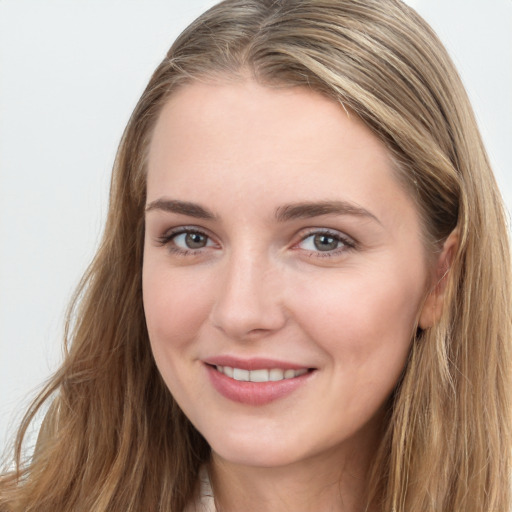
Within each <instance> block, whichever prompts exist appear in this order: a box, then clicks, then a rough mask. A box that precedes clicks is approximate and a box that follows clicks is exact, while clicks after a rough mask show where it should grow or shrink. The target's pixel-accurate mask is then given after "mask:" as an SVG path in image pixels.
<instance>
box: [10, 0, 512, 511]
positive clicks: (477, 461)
mask: <svg viewBox="0 0 512 512" xmlns="http://www.w3.org/2000/svg"><path fill="white" fill-rule="evenodd" d="M248 74H249V76H251V77H252V79H254V80H257V81H259V82H260V83H262V84H265V85H268V86H290V87H292V86H293V87H294V86H303V87H308V88H310V89H312V90H315V91H318V92H320V93H322V94H324V95H326V96H327V97H329V98H332V99H334V100H335V101H337V102H339V103H340V108H342V107H346V108H347V109H350V110H351V111H353V112H355V113H356V114H357V115H358V116H359V117H360V118H361V119H362V120H363V121H364V122H365V123H366V125H367V126H368V127H369V128H370V129H371V130H372V131H373V132H374V133H375V134H376V135H377V136H378V137H379V138H380V139H381V140H382V141H383V142H384V143H385V144H386V146H387V147H388V149H389V151H390V154H391V155H392V156H393V158H394V161H395V167H396V172H397V175H398V176H399V178H400V180H401V181H402V183H403V184H404V187H406V189H407V190H408V191H409V192H410V194H411V196H412V197H413V198H414V200H415V202H416V204H417V207H418V211H419V212H420V214H421V218H422V221H423V231H424V233H423V234H424V238H425V246H426V248H427V252H429V253H430V254H431V255H435V254H436V253H437V251H439V250H440V248H441V247H442V243H443V241H444V240H445V239H446V238H447V237H448V235H449V234H450V233H451V232H452V231H453V230H454V229H456V230H457V231H458V236H459V245H458V249H457V253H456V255H455V257H454V261H453V264H452V266H451V269H450V272H449V274H448V276H447V282H448V284H447V299H446V301H445V307H444V309H443V315H442V318H441V319H440V320H439V321H438V322H437V324H436V325H435V326H433V327H432V328H429V329H426V330H425V331H420V332H418V334H417V336H416V337H415V339H414V340H412V345H411V353H410V357H409V360H408V363H407V366H406V368H405V370H404V374H403V378H402V379H401V381H400V383H399V384H398V385H397V388H396V390H395V392H394V394H393V396H392V397H390V406H389V412H388V417H389V421H388V424H387V425H386V430H385V433H384V436H383V439H382V443H381V446H380V449H379V452H378V454H377V456H376V458H375V461H374V464H373V469H372V472H371V475H370V477H369V492H368V496H369V498H368V500H369V503H370V502H371V503H372V504H373V505H374V506H377V507H378V508H380V509H381V510H383V511H393V512H410V511H414V512H481V511H492V512H507V511H509V510H510V508H511V497H510V485H509V475H510V469H511V457H510V443H511V426H512V423H511V417H510V403H509V402H510V389H511V387H510V384H511V383H510V371H509V370H510V368H509V365H510V356H511V354H510V348H509V347H510V341H511V312H510V306H511V293H510V291H511V290H510V260H509V247H508V239H507V227H506V222H505V215H504V211H503V206H502V202H501V198H500V195H499V192H498V190H497V187H496V183H495V181H494V177H493V175H492V172H491V169H490V166H489V162H488V159H487V156H486V153H485V150H484V148H483V145H482V141H481V138H480V135H479V132H478V129H477V125H476V122H475V119H474V115H473V112H472V109H471V107H470V104H469V101H468V98H467V96H466V93H465V91H464V88H463V86H462V84H461V81H460V79H459V77H458V75H457V72H456V70H455V68H454V66H453V64H452V62H451V60H450V58H449V57H448V55H447V53H446V51H445V50H444V48H443V46H442V44H441V43H440V42H439V40H438V39H437V37H436V36H435V34H434V33H433V32H432V30H431V29H430V28H429V27H428V25H427V24H426V23H425V22H424V21H423V20H422V19H421V18H420V17H419V16H418V15H417V14H416V13H415V12H414V11H413V10H412V9H411V8H409V7H407V6H406V5H404V4H403V3H401V2H400V1H399V0H227V1H225V2H222V3H221V4H219V5H217V6H215V7H213V8H212V9H210V10H209V11H208V12H206V13H205V14H204V15H202V16H201V17H200V18H198V19H197V20H196V21H195V22H193V23H192V24H191V25H190V26H189V27H188V28H187V29H186V30H185V31H184V32H183V33H182V35H181V36H180V37H179V38H178V39H177V41H176V42H175V43H174V45H173V46H172V48H171V49H170V50H169V52H168V54H167V56H166V57H165V58H164V60H163V61H162V63H161V64H160V66H159V67H158V68H157V70H156V71H155V73H154V75H153V77H152V78H151V80H150V82H149V84H148V86H147V88H146V90H145V92H144V94H143V95H142V97H141V99H140V101H139V103H138V105H137V106H136V108H135V111H134V112H133V114H132V116H131V118H130V121H129V123H128V126H127V128H126V130H125V133H124V135H123V138H122V140H121V144H120V147H119V151H118V156H117V159H116V162H115V166H114V171H113V177H112V185H111V195H110V207H109V213H108V218H107V223H106V228H105V233H104V237H103V241H102V243H101V247H100V249H99V251H98V253H97V255H96V257H95V259H94V261H93V263H92V264H91V266H90V267H89V269H88V271H87V273H86V274H85V276H84V278H83V280H82V282H81V284H80V286H79V288H78V291H77V293H76V296H75V299H74V301H73V304H72V306H71V308H70V312H69V315H68V322H67V329H66V340H67V346H68V347H69V351H68V353H67V355H66V358H65V361H64V363H63V365H62V367H61V369H60V370H59V371H58V372H57V373H56V374H55V376H54V377H53V378H52V380H51V381H50V383H49V384H48V385H47V386H46V388H45V389H44V390H43V391H42V393H41V394H40V396H39V397H38V399H37V400H36V401H35V402H34V404H33V405H32V407H31V408H30V410H29V411H28V413H27V415H26V416H25V419H24V421H23V424H22V426H21V428H20V431H19V434H18V438H17V442H16V448H15V463H16V468H15V470H14V471H11V472H9V473H6V474H5V475H4V476H3V477H2V479H1V484H0V492H1V496H0V510H2V511H4V510H5V511H12V512H14V511H25V512H30V511H35V510H37V511H40V512H42V511H52V512H54V511H55V510H58V511H67V510H73V511H90V510H94V511H98V512H106V511H109V512H116V511H119V512H121V511H122V512H128V511H133V512H135V511H140V510H162V511H164V510H165V511H176V512H178V511H181V510H182V509H183V507H184V506H185V504H186V503H187V502H188V501H189V500H190V499H191V498H192V496H193V493H194V487H195V484H196V481H197V474H198V470H199V468H200V466H201V465H202V464H203V463H204V462H205V461H206V460H207V459H208V457H209V447H208V445H207V443H206V441H205V440H204V439H203V438H202V436H201V435H200V434H199V433H198V432H197V431H196V430H195V429H194V428H193V426H192V425H191V424H190V422H189V421H188V420H187V419H186V418H185V417H184V415H183V413H182V412H181V411H180V409H179V408H178V406H177V405H176V403H175V402H174V400H173V398H172V396H171V394H170V393H169V391H168V390H167V388H166V387H165V385H164V383H163V381H162V380H161V378H160V376H159V374H158V371H157V369H156V367H155V364H154V361H153V358H152V355H151V352H150V347H149V342H148V336H147V332H146V327H145V321H144V313H143V307H142V297H141V267H142V244H143V233H144V220H143V219H144V205H145V164H146V154H147V148H148V141H149V140H150V138H151V134H152V129H153V127H154V125H155V122H156V119H157V117H158V114H159V112H160V111H161V109H162V106H163V105H164V104H165V102H166V101H167V99H168V98H169V96H170V95H171V94H172V93H173V91H175V90H176V88H177V87H180V86H182V85H184V84H186V83H187V82H189V81H191V80H212V79H214V78H215V77H217V76H226V75H228V76H230V77H235V78H239V79H244V77H247V75H248ZM46 403H50V404H51V405H50V406H49V409H48V412H47V413H46V416H45V419H44V422H43V425H42V428H41V432H40V435H39V440H38V443H37V447H36V450H35V453H34V454H33V456H32V457H30V456H29V457H26V458H25V455H24V452H23V439H24V436H25V434H26V431H27V429H28V428H29V425H30V424H31V422H32V421H33V419H34V416H35V415H36V413H37V412H38V411H39V410H40V409H41V408H42V407H43V405H44V404H46Z"/></svg>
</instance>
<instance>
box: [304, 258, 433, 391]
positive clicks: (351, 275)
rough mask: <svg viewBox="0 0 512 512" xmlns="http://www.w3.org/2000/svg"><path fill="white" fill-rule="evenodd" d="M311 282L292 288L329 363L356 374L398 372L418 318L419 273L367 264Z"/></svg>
mask: <svg viewBox="0 0 512 512" xmlns="http://www.w3.org/2000/svg"><path fill="white" fill-rule="evenodd" d="M420 270H421V269H420ZM313 283H314V285H313V286H312V282H311V281H309V282H308V283H303V286H302V287H301V288H303V289H302V290H297V292H296V293H295V294H294V296H295V297H296V299H295V301H296V302H295V304H296V306H295V307H296V309H297V311H300V312H299V313H298V314H297V318H299V319H300V322H301V324H302V329H303V330H304V331H306V332H308V334H309V336H310V337H311V338H312V339H314V340H316V342H317V343H318V344H319V345H320V346H321V347H322V348H323V349H324V351H325V352H326V353H327V354H328V355H330V357H331V358H332V360H333V361H332V362H333V365H335V366H336V367H337V368H338V369H339V370H340V371H341V372H343V373H344V374H346V373H350V374H351V375H352V377H354V378H358V379H359V378H361V379H367V380H368V381H374V380H375V379H378V380H381V381H384V380H387V377H386V373H387V374H388V375H389V376H390V378H391V379H393V378H394V377H393V376H394V375H396V377H397V378H398V375H399V373H400V371H401V369H402V368H403V365H404V363H405V360H406V357H407V353H408V350H409V346H410V343H411V340H412V336H413V333H414V331H415V326H416V324H417V318H418V311H419V309H420V305H421V302H422V297H423V284H424V279H423V277H422V273H421V272H419V271H415V272H413V273H410V274H409V275H406V274H404V272H403V271H400V269H399V268H397V267H393V266H389V267H388V271H387V272H384V271H383V270H382V267H381V266H379V267H378V268H377V267H376V268H372V267H371V266H370V267H367V268H365V272H358V271H348V272H340V273H338V274H333V275H331V276H329V279H325V280H324V279H320V280H317V281H313ZM306 287H307V292H306ZM300 297H306V298H307V299H300ZM361 384H362V383H361Z"/></svg>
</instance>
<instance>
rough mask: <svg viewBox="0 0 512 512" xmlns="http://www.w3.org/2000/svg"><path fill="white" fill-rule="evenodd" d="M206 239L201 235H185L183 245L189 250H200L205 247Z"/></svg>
mask: <svg viewBox="0 0 512 512" xmlns="http://www.w3.org/2000/svg"><path fill="white" fill-rule="evenodd" d="M206 242H207V238H206V236H205V235H202V234H201V233H187V234H186V236H185V244H186V245H187V247H188V248H189V249H200V248H201V247H205V246H206Z"/></svg>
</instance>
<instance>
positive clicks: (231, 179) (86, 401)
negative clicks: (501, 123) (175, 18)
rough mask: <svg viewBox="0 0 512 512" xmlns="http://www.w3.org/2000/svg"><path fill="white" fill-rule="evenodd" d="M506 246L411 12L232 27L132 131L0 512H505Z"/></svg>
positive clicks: (349, 10)
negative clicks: (37, 427)
mask: <svg viewBox="0 0 512 512" xmlns="http://www.w3.org/2000/svg"><path fill="white" fill-rule="evenodd" d="M506 233H507V230H506V225H505V220H504V213H503V207H502V204H501V200H500V197H499V193H498V191H497V188H496V184H495V181H494V178H493V176H492V173H491V170H490V168H489V164H488V162H487V158H486V155H485V151H484V149H483V146H482V143H481V140H480V136H479V134H478V130H477V128H476V123H475V121H474V118H473V114H472V111H471V108H470V106H469V103H468V100H467V97H466V95H465V92H464V90H463V87H462V85H461V83H460V80H459V79H458V76H457V74H456V72H455V70H454V67H453V65H452V63H451V61H450V60H449V58H448V57H447V55H446V52H445V51H444V49H443V48H442V46H441V44H440V43H439V41H438V40H437V38H436V37H435V35H434V34H433V33H432V31H431V30H430V29H429V27H428V26H426V24H425V23H424V22H423V21H422V20H421V19H420V18H419V17H418V16H417V15H416V14H415V13H414V11H412V10H411V9H410V8H408V7H406V6H405V5H403V4H402V3H400V2H398V1H395V0H378V1H377V0H373V1H372V0H364V1H363V0H356V1H354V0H351V1H343V0H341V1H340V0H336V1H334V0H324V1H317V0H310V1H307V2H300V1H296V0H284V1H280V2H274V1H247V0H243V1H242V0H228V1H226V2H223V3H221V4H219V5H218V6H216V7H214V8H213V9H211V10H210V11H208V12H207V13H205V14H204V15H203V16H202V17H200V18H199V19H198V20H196V21H195V22H194V23H193V24H192V25H191V26H190V27H189V28H188V29H187V30H186V31H185V32H184V33H183V34H182V35H181V36H180V37H179V38H178V40H177V41H176V42H175V44H174V45H173V47H172V48H171V50H170V51H169V53H168V55H167V56H166V58H165V59H164V60H163V62H162V63H161V64H160V66H159V67H158V69H157V70H156V71H155V73H154V75H153V77H152V79H151V81H150V83H149V85H148V87H147V89H146V91H145V92H144V94H143V96H142V98H141V100H140V101H139V104H138V105H137V107H136V109H135V111H134V113H133V115H132V118H131V119H130V122H129V124H128V127H127V129H126V131H125V134H124V136H123V140H122V141H121V146H120V149H119V152H118V158H117V161H116V165H115V169H114V174H113V179H112V189H111V203H110V209H109V214H108V219H107V226H106V230H105V235H104V239H103V242H102V245H101V247H100V250H99V251H98V254H97V256H96V258H95V260H94V262H93V264H92V265H91V267H90V269H89V271H88V273H87V274H86V276H85V277H84V280H83V282H82V285H81V287H80V290H79V292H78V294H77V299H76V301H75V310H74V313H73V315H72V316H71V318H70V323H69V329H68V339H70V340H71V341H72V344H71V345H70V349H69V354H68V355H67V357H66V360H65V362H64V364H63V366H62V368H61V369H60V370H59V372H58V373H57V374H56V375H55V377H54V378H53V380H52V382H51V383H50V385H49V386H48V387H47V388H46V390H45V391H44V393H42V394H41V396H40V398H39V399H38V401H37V402H36V403H35V404H34V405H33V407H32V408H31V410H30V411H29V413H28V414H27V417H26V420H25V421H24V424H23V426H22V428H21V431H20V434H19V441H18V445H17V447H18V448H17V470H16V471H15V472H14V473H11V474H7V475H5V476H4V477H3V479H2V484H1V501H0V503H1V510H9V511H11V510H13V511H14V510H16V511H17V510H24V511H29V510H38V511H42V510H52V511H54V510H74V511H75V510H95V511H103V510H105V511H106V510H108V511H117V510H123V511H126V510H134V511H135V510H137V511H138V510H173V511H174V510H176V511H181V510H187V511H189V510H201V509H207V510H208V509H209V510H215V509H217V510H225V511H231V510H253V509H256V510H269V511H270V510H288V509H292V508H293V509H294V510H340V511H345V512H347V511H350V512H352V511H363V510H365V511H379V512H380V511H391V510H393V511H410V510H414V511H432V512H433V511H436V512H439V511H450V512H453V511H461V512H462V511H464V512H471V511H474V512H476V511H482V510H492V511H495V510H496V511H506V510H510V492H509V472H510V455H509V443H510V425H511V422H510V417H509V414H510V412H509V410H510V407H509V391H508V390H509V361H510V354H509V340H510V312H509V311H510V288H509V286H510V284H509V283H510V276H509V248H508V241H507V234H506ZM47 401H49V402H51V406H50V408H49V411H48V413H47V414H46V417H45V420H44V422H43V426H42V428H41V432H40V435H39V440H38V444H37V448H36V452H35V454H34V457H33V458H32V459H31V460H29V461H24V460H22V456H21V453H22V452H21V443H22V440H23V435H24V433H25V431H26V430H27V428H28V425H29V424H30V422H31V420H32V418H33V417H34V415H35V413H36V412H37V411H38V410H39V408H40V407H41V406H42V405H43V404H45V403H46V402H47Z"/></svg>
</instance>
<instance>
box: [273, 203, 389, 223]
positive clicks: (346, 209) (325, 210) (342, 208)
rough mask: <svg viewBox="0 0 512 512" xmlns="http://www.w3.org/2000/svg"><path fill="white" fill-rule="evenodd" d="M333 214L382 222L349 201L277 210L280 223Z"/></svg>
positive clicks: (304, 204)
mask: <svg viewBox="0 0 512 512" xmlns="http://www.w3.org/2000/svg"><path fill="white" fill-rule="evenodd" d="M333 214H334V215H354V216H356V217H365V218H368V219H372V220H375V221H377V222H378V223H379V224H381V222H380V220H379V219H378V218H377V217H376V216H375V215H374V214H373V213H371V212H369V211H368V210H365V209H364V208H362V207H360V206H357V205H355V204H352V203H349V202H347V201H320V202H305V203H293V204H289V205H284V206H280V207H279V208H277V210H276V219H277V220H278V221H279V222H286V221H289V220H294V219H306V218H311V217H319V216H321V215H333Z"/></svg>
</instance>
